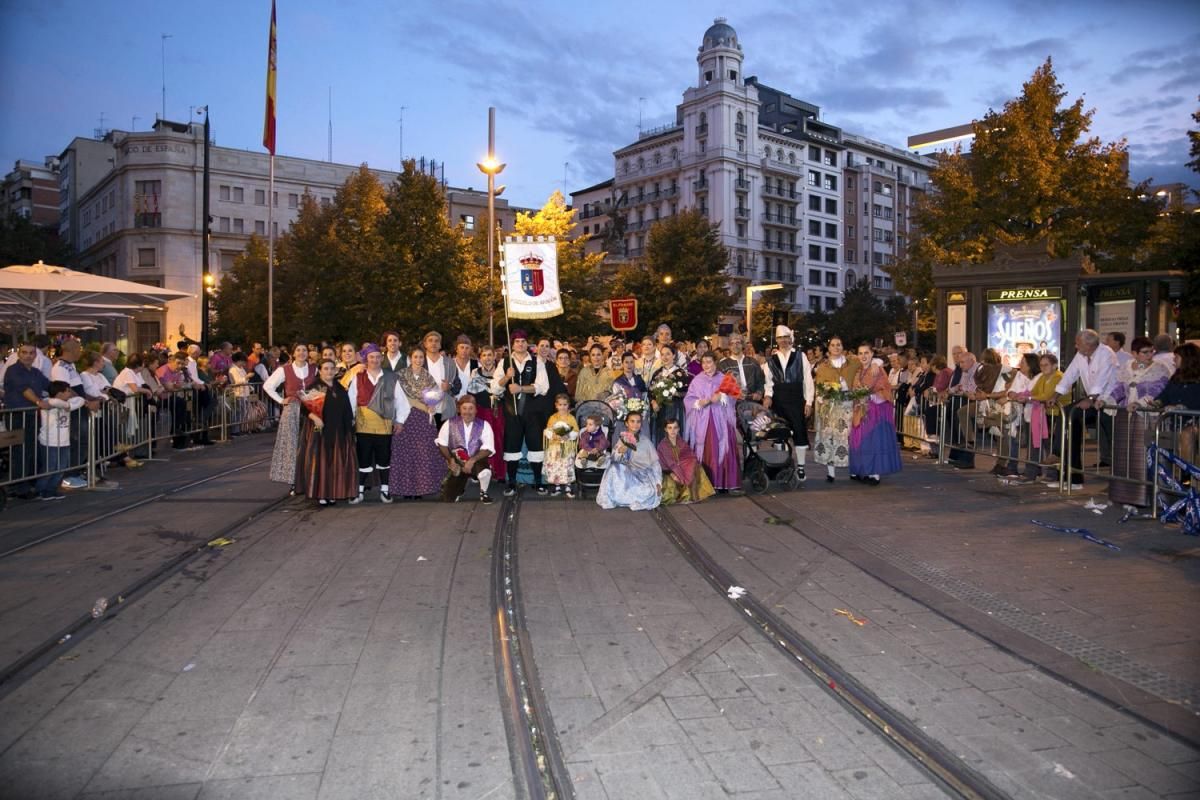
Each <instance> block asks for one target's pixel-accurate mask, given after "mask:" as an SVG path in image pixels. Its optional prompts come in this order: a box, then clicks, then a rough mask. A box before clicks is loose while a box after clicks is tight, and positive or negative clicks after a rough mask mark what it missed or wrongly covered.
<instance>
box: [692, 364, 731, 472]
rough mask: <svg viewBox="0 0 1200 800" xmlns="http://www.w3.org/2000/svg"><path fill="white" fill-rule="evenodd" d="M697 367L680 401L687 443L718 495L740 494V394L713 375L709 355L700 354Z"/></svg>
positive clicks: (722, 375) (718, 374)
mask: <svg viewBox="0 0 1200 800" xmlns="http://www.w3.org/2000/svg"><path fill="white" fill-rule="evenodd" d="M700 367H701V369H700V372H698V373H696V375H695V376H694V377H693V378H692V382H691V384H689V386H688V391H687V396H686V397H685V398H684V400H683V406H684V409H685V412H686V414H687V441H688V444H689V445H691V447H692V450H693V451H695V454H696V455H697V456H698V457H699V459H700V461H701V463H703V464H704V467H705V468H706V469H707V470H708V473H709V477H710V478H711V480H712V485H713V486H715V487H716V488H717V490H718V491H730V490H736V491H740V490H741V487H742V476H741V458H740V453H739V452H738V444H737V408H736V406H737V400H738V397H739V396H740V394H741V390H740V389H739V388H738V385H737V382H736V381H735V380H734V379H733V378H732V377H731V376H729V375H726V374H725V373H723V372H718V371H717V362H716V359H715V358H714V357H713V355H712V354H711V353H705V354H704V356H703V358H702V359H701V361H700Z"/></svg>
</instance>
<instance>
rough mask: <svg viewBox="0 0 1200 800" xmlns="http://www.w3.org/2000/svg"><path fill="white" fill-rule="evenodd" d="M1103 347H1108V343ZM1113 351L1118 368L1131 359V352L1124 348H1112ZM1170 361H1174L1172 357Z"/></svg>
mask: <svg viewBox="0 0 1200 800" xmlns="http://www.w3.org/2000/svg"><path fill="white" fill-rule="evenodd" d="M1105 347H1108V345H1105ZM1113 352H1115V353H1116V354H1117V368H1118V369H1119V368H1121V367H1123V366H1125V365H1126V364H1127V363H1129V362H1130V361H1133V353H1128V352H1126V351H1124V350H1114V351H1113ZM1172 361H1174V359H1173V358H1172Z"/></svg>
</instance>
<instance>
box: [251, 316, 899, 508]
mask: <svg viewBox="0 0 1200 800" xmlns="http://www.w3.org/2000/svg"><path fill="white" fill-rule="evenodd" d="M835 341H836V340H835ZM287 356H288V358H287V359H286V360H285V361H283V363H281V364H280V365H279V366H277V367H276V368H275V369H274V371H272V372H271V373H270V374H269V376H268V377H267V378H266V380H265V381H264V383H263V392H264V393H265V395H266V396H268V397H269V398H271V400H273V401H274V402H275V403H277V404H278V405H279V407H280V409H281V413H280V416H279V425H278V431H277V433H276V443H275V450H274V454H273V458H272V463H271V477H272V479H273V480H276V481H279V482H281V483H285V484H288V485H290V486H292V487H293V490H294V491H295V492H297V493H303V494H305V495H306V496H308V497H309V498H311V499H312V500H314V501H315V502H316V503H317V504H318V505H320V506H328V505H333V504H336V503H338V502H340V501H347V502H349V503H350V504H358V503H362V502H364V501H365V500H366V499H367V498H368V497H371V498H376V499H378V501H379V502H383V503H391V502H393V501H394V500H395V499H396V498H404V499H415V498H421V497H427V496H430V495H434V494H437V495H439V496H440V497H441V498H442V499H444V500H447V501H456V500H459V499H461V498H462V497H463V496H464V494H465V492H466V491H467V488H468V486H469V485H470V484H471V483H472V482H474V483H477V484H478V486H479V499H480V501H481V502H483V503H490V502H492V487H493V485H499V486H502V487H503V489H502V491H503V492H504V494H505V495H512V494H514V493H515V492H516V491H517V489H518V483H525V484H528V485H529V488H530V490H531V491H533V492H536V493H537V494H545V495H551V494H552V495H561V496H565V497H574V496H575V493H576V492H577V491H579V490H580V483H581V481H580V480H579V479H578V473H579V472H581V471H588V472H590V473H591V474H600V475H601V478H600V482H599V484H598V486H597V490H598V491H597V502H598V503H599V504H600V505H601V506H603V507H605V508H615V507H626V508H633V509H647V508H653V507H655V506H657V505H659V504H660V503H664V502H665V503H674V502H679V503H690V502H700V501H702V500H705V499H707V498H708V497H710V496H712V495H713V494H717V493H739V492H741V491H742V483H743V479H744V477H745V476H744V475H743V474H742V464H743V456H744V447H745V446H746V441H747V437H748V436H749V437H752V436H753V433H752V432H751V431H750V430H749V429H747V428H742V427H739V424H738V419H739V417H738V412H739V409H742V408H744V407H745V406H746V405H747V404H749V405H750V406H751V407H752V408H753V409H757V410H758V412H759V413H761V414H762V415H763V416H764V417H766V418H769V419H774V420H776V423H777V425H779V426H784V427H786V429H787V430H788V432H789V434H790V438H789V444H788V447H790V448H792V450H793V452H791V453H789V455H790V456H791V457H792V458H794V464H795V468H794V475H795V476H796V479H797V480H798V481H803V480H804V479H805V477H806V476H805V467H806V465H807V463H806V462H807V454H808V450H809V449H810V444H809V426H810V423H811V421H812V418H813V414H814V408H815V407H819V408H821V409H822V413H823V414H825V417H826V418H828V419H829V420H831V424H832V425H833V427H834V428H835V430H832V431H825V430H822V432H821V439H822V442H823V444H824V447H822V448H818V452H817V453H816V454H815V456H814V457H815V460H816V461H818V462H819V463H821V464H824V465H825V466H826V467H827V479H828V480H834V479H835V477H836V470H837V468H838V467H848V468H849V469H850V472H851V476H852V477H854V478H857V479H860V480H862V481H863V482H865V483H868V484H874V485H877V484H878V483H879V481H880V479H881V477H882V476H884V475H887V474H889V473H893V472H896V471H898V470H899V469H900V458H899V451H898V446H897V443H898V440H897V435H896V430H895V425H894V420H893V416H892V413H891V408H892V403H893V396H894V386H893V384H892V383H890V382H889V380H888V375H887V371H886V369H885V367H884V365H883V362H882V361H881V360H880V359H879V358H877V357H876V354H875V352H874V349H873V348H872V347H871V346H870V345H867V344H864V345H862V346H860V347H858V348H857V349H856V352H855V353H854V355H848V354H845V353H843V352H842V351H841V349H840V342H837V345H836V346H835V348H834V350H833V351H832V352H831V355H830V356H829V358H828V359H825V358H822V359H821V360H820V361H819V362H817V363H815V364H814V362H813V361H811V360H810V358H809V355H808V354H806V353H805V352H802V351H801V350H799V349H797V348H796V347H795V346H794V336H793V333H792V331H791V330H789V329H788V328H787V327H786V326H778V328H777V329H776V330H775V345H774V346H773V347H772V348H771V351H770V353H769V354H762V355H758V354H754V353H752V352H751V351H750V349H749V347H748V346H747V343H746V341H745V338H744V337H743V336H741V335H737V334H735V335H733V336H731V337H729V340H728V348H726V349H722V350H713V349H711V348H710V346H709V343H708V342H707V341H705V340H700V341H698V342H696V343H695V344H694V345H693V344H691V343H684V342H677V341H675V340H674V338H673V337H672V333H671V329H670V327H669V326H667V325H661V326H659V328H658V329H657V330H656V331H655V333H654V335H653V336H647V337H645V338H644V339H642V340H640V341H628V342H627V341H625V340H622V339H620V338H617V337H605V338H604V339H600V338H589V339H588V341H586V342H584V343H583V344H582V346H579V347H576V346H574V345H572V344H570V343H562V342H555V341H553V340H551V339H549V338H540V339H533V338H531V337H530V336H529V335H528V334H526V333H525V332H524V331H520V330H517V331H513V332H512V334H511V336H510V340H509V342H508V344H507V346H501V347H495V348H493V347H487V346H484V347H478V348H477V347H476V346H475V343H474V342H472V341H471V339H470V338H469V337H468V336H465V335H460V336H458V337H457V338H456V339H455V340H454V346H453V349H451V350H446V349H444V347H443V338H442V335H441V334H440V333H439V332H437V331H430V332H428V333H427V334H425V336H423V337H422V339H421V341H420V342H419V343H417V344H416V345H414V346H411V347H407V348H406V347H404V345H403V342H402V339H401V337H400V335H399V334H398V333H396V332H395V331H385V332H384V333H383V334H382V335H381V336H380V337H379V340H378V341H377V342H366V343H363V344H361V345H356V344H352V343H345V344H342V345H340V346H336V347H335V346H324V345H322V346H321V347H320V348H318V347H316V346H313V345H310V344H306V343H296V344H295V345H294V346H293V347H292V348H291V350H290V353H288V354H287ZM281 358H282V354H281ZM820 370H828V371H830V375H831V377H829V378H828V380H829V381H830V382H831V383H830V386H827V387H824V390H823V391H824V394H821V395H818V393H817V391H816V383H815V382H814V374H815V373H816V374H817V375H818V379H823V378H821V377H820V376H823V375H824V374H825V373H824V372H821V371H820ZM826 406H828V408H826ZM523 470H527V474H524V475H522V471H523Z"/></svg>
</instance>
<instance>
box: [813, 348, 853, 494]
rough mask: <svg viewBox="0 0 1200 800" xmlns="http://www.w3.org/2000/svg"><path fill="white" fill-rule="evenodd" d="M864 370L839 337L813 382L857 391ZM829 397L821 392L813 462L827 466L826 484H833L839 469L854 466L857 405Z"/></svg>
mask: <svg viewBox="0 0 1200 800" xmlns="http://www.w3.org/2000/svg"><path fill="white" fill-rule="evenodd" d="M860 366H861V364H859V361H858V359H857V358H854V357H851V356H848V355H846V352H845V347H844V346H843V345H842V340H841V339H839V338H837V337H836V336H835V337H834V338H832V339H830V340H829V346H828V357H827V358H826V359H825V360H823V361H822V362H821V363H820V364H819V365H817V369H816V373H815V374H814V375H813V381H814V383H815V385H816V386H817V387H827V388H829V389H831V390H837V391H840V392H848V391H849V390H850V389H852V388H853V387H854V378H855V377H856V376H857V375H858V370H859V368H860ZM828 395H830V396H822V395H821V394H820V392H818V393H817V397H816V404H815V406H814V407H815V409H816V423H817V424H816V443H815V444H814V445H813V460H814V461H816V462H817V463H818V464H824V465H825V473H826V474H825V480H827V481H829V482H830V483H832V482H833V480H834V478H836V477H837V468H838V467H848V466H850V422H851V419H852V417H853V414H854V403H853V402H852V401H851V400H849V399H844V398H845V396H842V397H839V396H837V395H834V394H833V392H829V393H828Z"/></svg>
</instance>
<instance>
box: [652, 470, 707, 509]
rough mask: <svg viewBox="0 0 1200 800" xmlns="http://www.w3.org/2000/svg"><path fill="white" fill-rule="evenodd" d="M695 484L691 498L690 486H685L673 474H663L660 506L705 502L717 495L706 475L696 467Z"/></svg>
mask: <svg viewBox="0 0 1200 800" xmlns="http://www.w3.org/2000/svg"><path fill="white" fill-rule="evenodd" d="M696 484H697V486H696V493H695V496H693V494H692V487H691V486H688V485H686V484H685V483H683V482H682V481H681V480H679V479H678V478H676V477H675V474H674V473H672V472H664V473H663V482H662V487H663V488H662V504H663V505H664V506H669V505H673V504H675V503H699V502H700V501H701V500H707V499H708V498H710V497H712V496H713V495H714V494H716V493H717V490H716V489H714V488H713V485H712V482H711V481H709V479H708V474H707V473H706V472H705V471H704V470H703V469H700V468H698V467H697V469H696Z"/></svg>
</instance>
